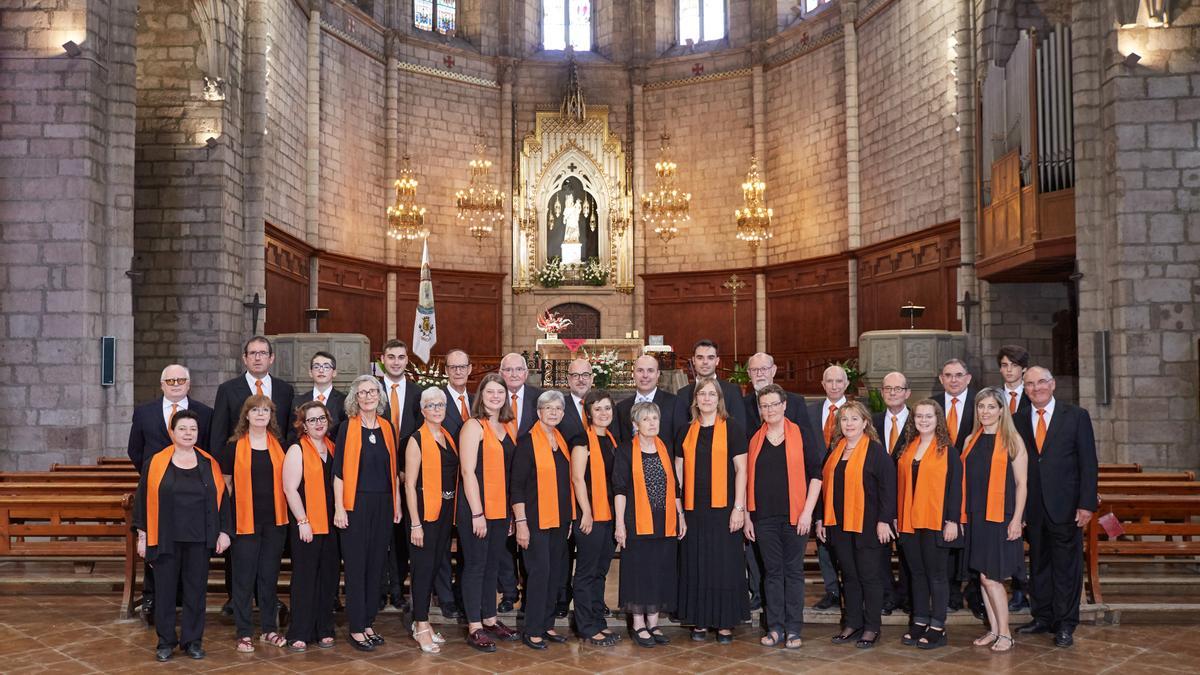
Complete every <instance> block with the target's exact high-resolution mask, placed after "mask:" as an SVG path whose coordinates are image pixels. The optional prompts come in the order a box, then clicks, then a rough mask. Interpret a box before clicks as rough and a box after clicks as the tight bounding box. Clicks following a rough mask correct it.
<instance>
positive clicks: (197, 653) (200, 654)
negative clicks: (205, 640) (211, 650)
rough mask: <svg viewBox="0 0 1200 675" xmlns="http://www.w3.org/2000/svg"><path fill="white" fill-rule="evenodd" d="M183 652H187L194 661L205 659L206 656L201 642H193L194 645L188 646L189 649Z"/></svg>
mask: <svg viewBox="0 0 1200 675" xmlns="http://www.w3.org/2000/svg"><path fill="white" fill-rule="evenodd" d="M183 651H184V652H186V653H187V655H188V656H190V657H191V658H193V659H196V660H197V661H199V660H200V659H202V658H204V656H205V654H204V648H203V647H201V646H200V643H199V642H193V643H192V644H190V645H188V646H187V649H185V650H183Z"/></svg>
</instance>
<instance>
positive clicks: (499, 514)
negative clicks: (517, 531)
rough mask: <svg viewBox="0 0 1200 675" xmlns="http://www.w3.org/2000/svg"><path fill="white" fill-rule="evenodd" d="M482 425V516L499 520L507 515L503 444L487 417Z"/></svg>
mask: <svg viewBox="0 0 1200 675" xmlns="http://www.w3.org/2000/svg"><path fill="white" fill-rule="evenodd" d="M479 426H481V427H483V444H482V446H483V450H482V452H481V453H480V454H482V455H483V460H482V461H483V517H484V518H485V519H487V520H500V519H502V518H507V517H508V477H507V476H505V472H504V445H503V444H501V442H500V439H499V438H496V434H495V432H493V431H492V425H491V423H490V422H488V420H487V419H481V420H479Z"/></svg>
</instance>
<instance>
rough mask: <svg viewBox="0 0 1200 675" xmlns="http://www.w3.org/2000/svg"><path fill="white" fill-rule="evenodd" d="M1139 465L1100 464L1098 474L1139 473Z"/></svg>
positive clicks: (1140, 469) (1140, 467)
mask: <svg viewBox="0 0 1200 675" xmlns="http://www.w3.org/2000/svg"><path fill="white" fill-rule="evenodd" d="M1141 472H1142V465H1141V464H1101V465H1100V473H1101V474H1106V473H1141Z"/></svg>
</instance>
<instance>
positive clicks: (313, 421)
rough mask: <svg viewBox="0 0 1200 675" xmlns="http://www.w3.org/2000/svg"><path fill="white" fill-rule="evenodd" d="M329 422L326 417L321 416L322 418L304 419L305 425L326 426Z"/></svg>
mask: <svg viewBox="0 0 1200 675" xmlns="http://www.w3.org/2000/svg"><path fill="white" fill-rule="evenodd" d="M328 421H329V418H328V417H326V416H325V415H321V416H320V417H306V418H305V419H304V423H305V424H325V423H326V422H328Z"/></svg>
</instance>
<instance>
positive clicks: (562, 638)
mask: <svg viewBox="0 0 1200 675" xmlns="http://www.w3.org/2000/svg"><path fill="white" fill-rule="evenodd" d="M542 637H543V638H544V639H546V640H549V641H551V642H557V643H559V644H562V643H564V642H566V641H567V636H566V635H561V634H559V633H549V632H547V633H542Z"/></svg>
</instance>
